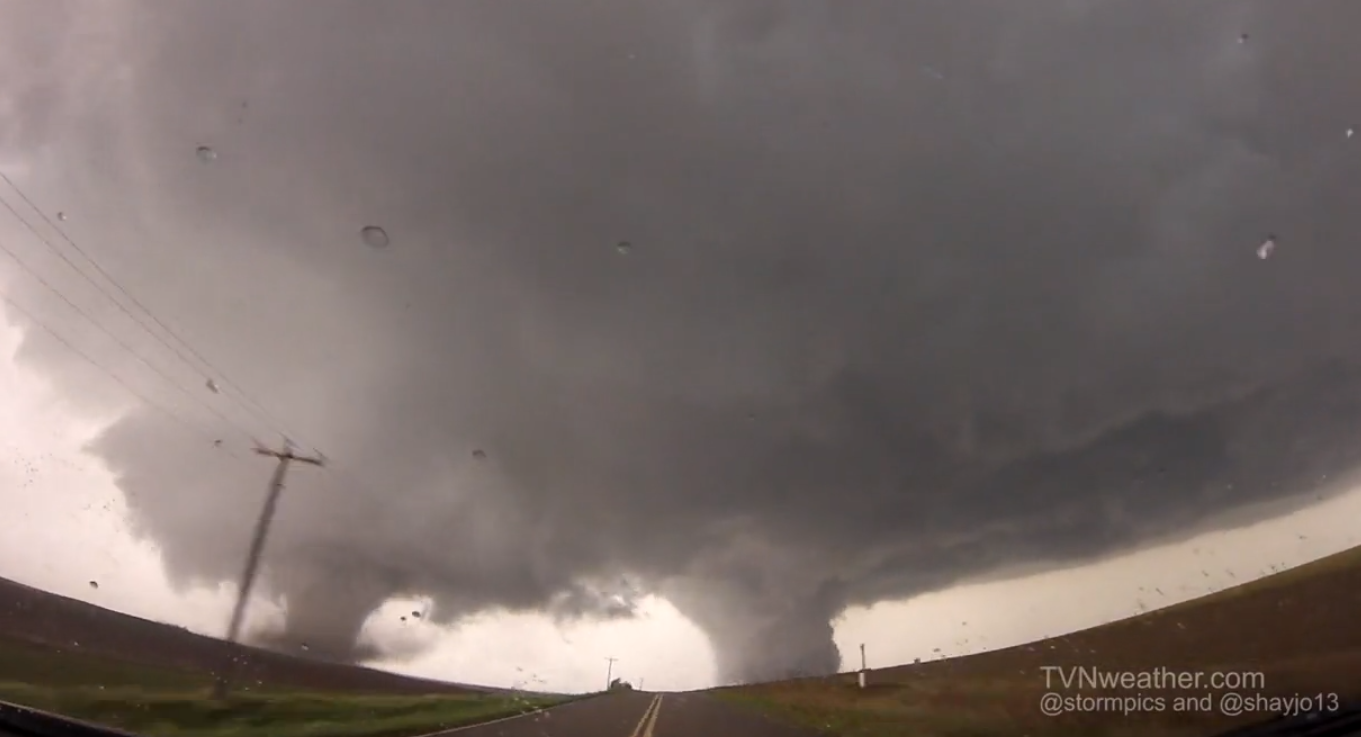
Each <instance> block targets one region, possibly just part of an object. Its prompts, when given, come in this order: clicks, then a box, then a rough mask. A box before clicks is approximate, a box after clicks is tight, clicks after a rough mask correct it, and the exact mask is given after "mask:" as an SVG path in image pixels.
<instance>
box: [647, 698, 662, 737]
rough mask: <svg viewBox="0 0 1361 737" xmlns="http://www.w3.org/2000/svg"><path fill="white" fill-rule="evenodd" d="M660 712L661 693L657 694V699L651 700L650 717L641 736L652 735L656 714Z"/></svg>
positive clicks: (655, 724)
mask: <svg viewBox="0 0 1361 737" xmlns="http://www.w3.org/2000/svg"><path fill="white" fill-rule="evenodd" d="M660 713H662V695H661V694H657V700H656V701H654V702H652V718H651V719H649V720H648V722H647V729H645V730H643V737H652V730H653V728H655V727H656V726H657V715H658V714H660Z"/></svg>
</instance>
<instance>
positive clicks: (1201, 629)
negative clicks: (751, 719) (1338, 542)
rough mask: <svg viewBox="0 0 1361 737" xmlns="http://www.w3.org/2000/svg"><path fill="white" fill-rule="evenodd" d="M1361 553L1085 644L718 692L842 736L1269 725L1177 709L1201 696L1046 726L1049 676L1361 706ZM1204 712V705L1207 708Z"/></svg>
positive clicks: (1112, 733)
mask: <svg viewBox="0 0 1361 737" xmlns="http://www.w3.org/2000/svg"><path fill="white" fill-rule="evenodd" d="M1359 619H1361V548H1357V549H1353V550H1349V551H1345V552H1342V553H1339V554H1337V555H1334V556H1330V557H1328V558H1324V559H1321V560H1319V561H1315V562H1313V563H1310V564H1306V565H1304V566H1299V567H1296V568H1293V569H1290V570H1287V571H1283V572H1281V573H1278V574H1276V575H1273V576H1268V577H1265V578H1262V579H1258V580H1256V581H1252V582H1249V583H1247V584H1244V585H1242V586H1239V587H1235V588H1233V589H1227V590H1225V591H1221V592H1218V593H1216V594H1213V595H1210V596H1206V597H1203V598H1201V599H1196V600H1193V601H1188V602H1183V603H1180V604H1177V605H1174V606H1170V607H1167V608H1165V609H1161V610H1157V611H1153V612H1148V613H1146V614H1143V615H1140V616H1138V617H1134V618H1131V619H1126V620H1121V621H1119V622H1113V623H1110V624H1107V625H1103V626H1101V627H1095V628H1092V629H1089V630H1084V631H1081V632H1075V633H1072V634H1069V635H1064V636H1061V637H1056V638H1052V639H1050V640H1044V641H1041V642H1036V643H1030V644H1028V645H1023V646H1018V647H1011V648H1006V649H1003V650H996V651H993V652H988V653H981V654H978V655H973V656H968V657H962V658H955V659H947V660H938V661H932V662H926V663H921V664H915V665H905V666H898V667H895V668H886V669H880V670H875V671H872V672H871V673H870V674H869V684H870V687H869V688H866V689H863V690H862V689H860V688H858V687H857V685H856V678H855V675H853V674H843V675H841V676H836V677H833V678H826V679H809V680H802V681H791V682H783V683H773V684H762V685H753V686H742V687H734V688H723V689H716V690H715V693H716V694H717V695H718V696H720V697H721V698H724V699H727V700H730V701H733V702H735V703H739V704H743V705H746V706H749V707H751V708H754V709H758V710H760V711H761V712H763V713H765V714H766V715H767V716H770V717H772V718H775V719H777V720H781V721H787V722H790V723H795V724H800V725H805V726H811V727H816V728H820V729H822V730H823V731H824V732H827V733H829V734H833V735H840V736H841V737H906V736H908V735H911V737H986V736H991V735H998V736H1003V735H1005V736H1006V737H1017V736H1019V735H1029V737H1153V736H1154V735H1157V736H1158V737H1182V736H1185V737H1204V736H1205V735H1213V734H1216V733H1218V732H1220V731H1223V730H1225V729H1229V728H1232V727H1234V726H1236V725H1240V724H1247V723H1254V722H1259V721H1263V720H1265V719H1267V718H1270V717H1271V716H1272V715H1271V714H1264V713H1255V714H1247V715H1242V716H1240V717H1237V718H1228V717H1225V716H1223V715H1222V714H1220V713H1218V709H1217V708H1211V709H1210V710H1209V711H1208V712H1203V713H1202V712H1195V711H1191V710H1189V707H1190V706H1191V705H1190V704H1189V703H1187V704H1185V707H1187V708H1180V709H1179V708H1178V706H1180V705H1179V704H1177V702H1176V699H1178V698H1187V697H1196V698H1200V699H1203V698H1204V697H1205V696H1209V697H1210V704H1211V705H1213V704H1214V702H1215V701H1216V700H1217V699H1218V698H1221V697H1222V693H1223V691H1222V690H1221V691H1214V690H1212V689H1210V688H1209V687H1208V686H1207V687H1202V688H1199V689H1188V690H1176V689H1170V688H1169V689H1163V690H1148V691H1144V692H1131V691H1128V690H1123V691H1122V690H1083V691H1082V693H1083V695H1086V696H1115V697H1130V696H1135V695H1138V694H1139V693H1142V695H1144V696H1146V697H1151V698H1161V699H1162V707H1163V708H1162V710H1161V711H1160V712H1154V711H1152V710H1149V709H1147V708H1144V709H1137V710H1136V713H1133V714H1130V715H1128V716H1125V715H1121V714H1112V713H1110V712H1109V711H1108V712H1107V713H1104V714H1065V715H1062V716H1057V717H1052V716H1046V715H1044V714H1043V713H1042V712H1041V709H1040V700H1041V698H1042V697H1044V695H1045V694H1046V693H1048V692H1055V693H1059V694H1060V695H1065V696H1071V695H1076V694H1077V693H1078V692H1079V689H1078V687H1077V686H1073V687H1071V688H1066V687H1064V686H1063V685H1062V684H1060V683H1058V682H1057V681H1053V682H1051V683H1050V684H1048V685H1046V683H1045V676H1044V671H1043V670H1042V668H1043V667H1044V666H1064V667H1071V666H1084V667H1094V668H1100V669H1102V670H1104V671H1106V672H1108V673H1113V672H1119V671H1145V672H1146V671H1152V670H1156V669H1160V668H1161V669H1168V670H1176V671H1183V672H1200V673H1212V672H1220V673H1244V672H1253V673H1260V674H1262V679H1263V681H1264V684H1263V685H1261V686H1250V687H1246V688H1242V689H1239V692H1240V693H1243V694H1244V695H1263V696H1281V697H1289V696H1294V695H1311V694H1319V693H1323V694H1328V693H1337V694H1338V696H1339V697H1340V698H1342V699H1347V698H1358V697H1361V627H1357V626H1356V622H1357V621H1358V620H1359ZM1196 705H1197V706H1198V705H1199V704H1196Z"/></svg>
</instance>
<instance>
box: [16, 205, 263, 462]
mask: <svg viewBox="0 0 1361 737" xmlns="http://www.w3.org/2000/svg"><path fill="white" fill-rule="evenodd" d="M0 202H4V200H3V199H0ZM4 204H5V205H6V206H7V207H8V203H4ZM12 209H13V208H11V210H12ZM0 251H4V252H5V253H7V254H9V257H10V258H12V259H14V262H15V263H16V264H19V267H20V268H22V269H23V270H24V271H26V272H28V273H29V275H30V276H32V277H33V278H34V279H36V280H37V281H38V283H39V284H42V285H43V286H44V287H46V288H47V289H48V290H49V291H51V292H52V293H53V294H55V295H57V297H59V298H60V299H61V300H62V301H63V302H65V303H66V304H67V305H69V306H70V307H71V309H73V310H75V311H76V312H77V313H79V314H80V316H81V317H84V318H85V319H86V320H88V321H89V322H90V324H91V325H94V326H95V327H96V328H98V329H99V330H100V331H101V332H103V333H104V334H105V335H107V336H109V338H111V339H112V340H113V341H114V342H115V343H117V344H118V345H119V346H120V347H122V348H123V350H125V351H127V352H128V353H129V354H130V355H131V356H132V357H133V358H136V359H137V360H138V361H140V362H141V363H142V364H143V365H144V366H146V367H147V368H149V369H151V370H152V371H154V372H156V374H157V375H158V376H160V377H161V378H162V379H165V381H166V382H167V383H169V384H170V385H171V386H173V387H175V388H176V389H179V390H180V391H181V392H183V393H184V395H185V396H187V397H189V398H190V399H191V400H194V401H197V402H198V403H199V404H201V405H203V406H204V407H205V408H207V410H208V411H209V412H211V413H213V414H214V415H216V416H217V417H218V418H219V419H221V420H222V421H223V422H226V423H227V424H228V425H231V426H232V427H233V428H235V429H236V430H237V431H238V432H240V433H241V434H243V435H245V436H246V438H247V439H251V433H250V431H249V430H245V429H243V428H242V427H241V426H240V425H238V424H237V423H236V422H234V421H233V420H232V419H231V418H230V417H227V416H226V415H224V414H222V413H221V412H219V411H218V410H217V408H216V407H213V406H212V405H211V404H208V403H207V402H205V401H203V399H202V398H200V397H198V396H197V395H195V394H194V393H193V392H191V391H189V390H188V389H185V388H184V387H183V386H181V385H180V384H179V383H178V382H176V381H175V380H174V379H173V378H171V377H170V376H169V375H168V374H166V373H165V372H164V371H162V370H161V369H160V368H158V367H157V366H155V365H154V364H152V363H151V362H150V361H148V360H146V359H145V358H143V357H142V355H141V354H139V353H138V352H137V351H136V350H134V349H133V348H132V347H131V346H129V345H128V344H127V343H124V342H123V341H122V340H121V339H120V338H119V337H118V336H117V335H114V334H113V331H111V330H109V329H108V328H107V327H105V326H104V325H103V324H102V323H100V322H99V321H98V320H96V319H94V318H93V317H91V316H90V314H89V313H87V312H86V311H85V310H84V309H82V308H81V307H80V305H78V304H76V303H75V302H73V301H71V298H69V297H67V296H66V295H65V294H62V292H61V290H60V289H57V288H56V287H54V286H52V284H51V282H49V281H47V279H45V278H43V276H42V274H39V273H38V272H36V271H34V270H33V269H32V268H31V267H30V266H29V265H28V264H27V263H26V262H25V261H24V260H23V259H21V258H19V256H18V255H17V254H16V253H14V251H12V250H10V248H9V246H7V245H5V243H4V241H0Z"/></svg>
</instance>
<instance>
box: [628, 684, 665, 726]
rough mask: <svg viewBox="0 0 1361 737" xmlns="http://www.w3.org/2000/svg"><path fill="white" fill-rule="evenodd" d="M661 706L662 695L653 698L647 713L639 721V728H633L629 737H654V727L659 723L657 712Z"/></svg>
mask: <svg viewBox="0 0 1361 737" xmlns="http://www.w3.org/2000/svg"><path fill="white" fill-rule="evenodd" d="M661 706H662V695H661V694H657V695H656V696H653V697H652V701H651V702H650V703H648V705H647V711H645V712H643V718H642V719H639V720H638V726H636V727H634V728H633V732H632V733H631V734H630V735H629V737H652V727H653V726H654V725H655V724H656V723H657V710H658V709H660V708H661ZM649 720H650V721H649Z"/></svg>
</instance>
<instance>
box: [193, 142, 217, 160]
mask: <svg viewBox="0 0 1361 737" xmlns="http://www.w3.org/2000/svg"><path fill="white" fill-rule="evenodd" d="M194 155H195V156H197V157H198V160H199V161H202V162H203V163H205V164H211V163H213V162H214V161H217V152H216V151H214V150H212V149H211V148H209V147H207V146H199V147H198V149H197V150H195V151H194Z"/></svg>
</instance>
